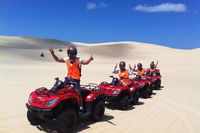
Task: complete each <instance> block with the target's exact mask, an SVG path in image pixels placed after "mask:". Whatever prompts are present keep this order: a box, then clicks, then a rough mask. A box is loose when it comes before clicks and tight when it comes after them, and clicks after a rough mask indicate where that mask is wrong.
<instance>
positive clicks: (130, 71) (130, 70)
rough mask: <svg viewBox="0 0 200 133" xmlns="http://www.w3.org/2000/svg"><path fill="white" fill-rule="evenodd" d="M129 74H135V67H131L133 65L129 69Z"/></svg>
mask: <svg viewBox="0 0 200 133" xmlns="http://www.w3.org/2000/svg"><path fill="white" fill-rule="evenodd" d="M128 73H129V75H133V74H134V72H133V68H132V67H131V65H129V71H128Z"/></svg>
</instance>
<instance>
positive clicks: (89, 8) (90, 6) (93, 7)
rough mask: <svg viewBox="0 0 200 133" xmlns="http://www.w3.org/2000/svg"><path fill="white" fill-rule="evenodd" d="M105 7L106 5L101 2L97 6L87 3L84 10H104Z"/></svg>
mask: <svg viewBox="0 0 200 133" xmlns="http://www.w3.org/2000/svg"><path fill="white" fill-rule="evenodd" d="M104 7H107V5H106V4H105V3H103V2H100V3H99V4H96V3H93V2H88V3H86V9H88V10H92V9H95V8H104Z"/></svg>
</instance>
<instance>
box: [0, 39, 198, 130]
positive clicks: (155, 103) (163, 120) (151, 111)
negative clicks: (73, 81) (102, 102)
mask: <svg viewBox="0 0 200 133" xmlns="http://www.w3.org/2000/svg"><path fill="white" fill-rule="evenodd" d="M69 44H70V43H65V42H61V41H54V40H50V39H45V40H43V39H35V38H30V37H5V36H0V89H1V90H0V91H1V93H0V105H1V109H0V133H41V132H42V131H40V130H38V129H37V128H36V127H34V126H31V125H30V124H29V123H28V121H27V118H26V111H27V109H26V107H25V103H26V102H27V99H28V96H29V94H30V92H31V91H33V90H35V89H36V88H38V87H41V86H45V87H48V88H50V87H51V86H52V85H53V83H54V77H60V78H61V79H63V78H64V77H65V75H66V72H67V70H66V66H65V64H61V63H56V62H55V61H53V58H52V57H51V56H50V53H49V51H48V47H49V46H53V47H56V48H63V50H64V51H63V52H62V53H61V52H58V49H56V51H55V53H56V54H57V55H59V57H65V56H66V48H65V47H66V45H69ZM76 45H78V46H80V47H79V48H78V49H79V54H78V55H79V56H80V57H82V58H83V59H87V58H88V57H89V56H90V53H92V54H93V56H94V61H93V62H91V64H89V65H88V66H83V73H82V75H83V76H82V79H81V82H82V84H87V83H89V82H95V83H100V82H101V81H104V80H106V81H109V80H110V78H109V77H108V75H110V74H111V71H112V70H113V67H114V65H115V63H117V62H119V61H121V60H124V61H126V62H127V65H128V64H131V65H134V64H136V63H138V62H141V63H143V65H144V67H148V66H149V63H150V62H151V61H152V60H154V61H157V60H159V65H158V66H159V68H160V70H161V74H162V85H163V86H164V88H162V90H159V91H154V92H155V93H156V94H155V95H153V96H152V98H150V99H140V102H142V103H143V104H142V105H138V106H134V107H133V108H131V109H130V110H127V111H120V110H110V109H106V117H105V118H104V120H103V121H101V122H97V123H91V124H83V125H80V126H78V127H77V129H76V130H75V132H83V133H84V132H85V133H86V132H91V133H102V132H106V133H121V132H125V133H133V132H135V133H146V132H154V133H165V132H168V133H177V132H179V133H199V132H200V126H199V125H200V87H199V86H200V49H194V50H179V49H172V48H167V47H163V46H159V45H153V44H145V43H137V42H111V43H103V44H83V43H76ZM88 46H89V47H88ZM41 52H44V55H45V58H42V57H40V54H41Z"/></svg>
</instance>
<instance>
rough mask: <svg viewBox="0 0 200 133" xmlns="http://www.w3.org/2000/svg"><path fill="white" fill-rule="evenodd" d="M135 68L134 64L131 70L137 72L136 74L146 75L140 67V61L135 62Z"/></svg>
mask: <svg viewBox="0 0 200 133" xmlns="http://www.w3.org/2000/svg"><path fill="white" fill-rule="evenodd" d="M135 68H136V66H134V68H133V71H134V72H137V75H140V76H141V77H143V76H145V75H146V71H145V70H144V69H143V68H142V63H138V64H137V68H138V69H137V70H136V69H135Z"/></svg>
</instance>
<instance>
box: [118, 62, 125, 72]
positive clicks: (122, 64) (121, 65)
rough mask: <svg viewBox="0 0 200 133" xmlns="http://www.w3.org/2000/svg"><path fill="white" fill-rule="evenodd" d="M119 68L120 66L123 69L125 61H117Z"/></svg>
mask: <svg viewBox="0 0 200 133" xmlns="http://www.w3.org/2000/svg"><path fill="white" fill-rule="evenodd" d="M119 68H120V69H121V70H124V69H125V68H126V63H125V62H124V61H121V62H120V63H119Z"/></svg>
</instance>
